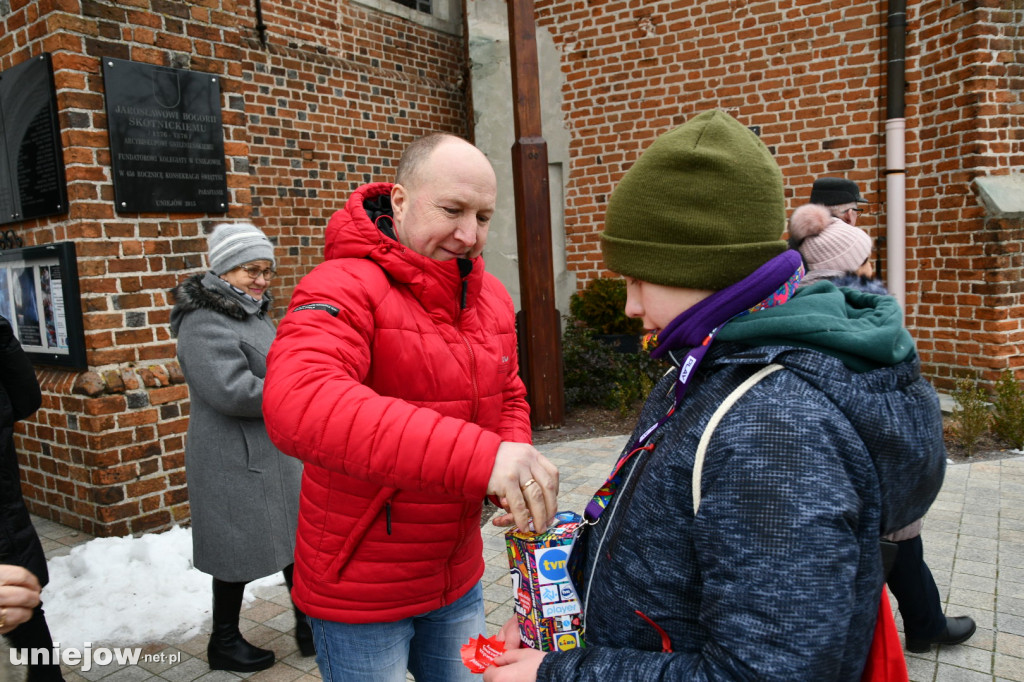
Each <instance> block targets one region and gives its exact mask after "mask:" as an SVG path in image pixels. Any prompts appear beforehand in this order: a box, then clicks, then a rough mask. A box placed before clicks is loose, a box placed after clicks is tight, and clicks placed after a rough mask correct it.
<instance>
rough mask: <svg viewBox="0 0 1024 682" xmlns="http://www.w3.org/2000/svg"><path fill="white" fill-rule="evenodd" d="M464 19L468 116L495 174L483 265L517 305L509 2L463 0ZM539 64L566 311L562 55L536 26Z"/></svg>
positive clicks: (555, 255)
mask: <svg viewBox="0 0 1024 682" xmlns="http://www.w3.org/2000/svg"><path fill="white" fill-rule="evenodd" d="M466 17H467V24H468V26H469V36H468V40H469V58H470V62H471V70H472V71H471V76H470V78H471V85H472V90H473V118H474V125H475V136H476V144H477V146H478V147H479V148H480V149H482V150H483V151H484V153H485V154H487V156H488V157H489V158H490V160H491V163H492V164H493V165H494V170H495V172H496V173H497V175H498V206H497V209H498V210H497V212H496V215H495V217H494V219H493V221H492V224H491V232H490V236H489V237H488V241H487V248H486V249H484V259H485V260H486V261H487V270H488V271H490V272H492V273H494V274H495V275H496V276H497V277H498V279H500V280H501V281H502V283H504V284H505V286H506V287H507V288H508V290H509V292H510V293H511V294H512V299H513V301H515V305H516V310H519V309H520V308H521V304H520V288H519V263H518V260H517V255H516V252H517V241H516V223H515V194H514V190H513V185H512V154H511V151H512V144H513V143H514V142H515V126H514V122H513V118H512V71H511V63H510V57H509V34H508V8H507V6H506V2H505V0H466ZM537 53H538V54H537V59H538V62H539V64H540V91H541V99H542V103H541V125H542V128H543V130H542V133H543V136H544V139H545V141H546V142H547V148H548V180H549V186H550V191H551V248H552V264H553V266H554V274H555V305H556V306H557V308H558V310H559V312H560V313H561V314H562V315H566V314H568V312H569V296H570V295H572V292H573V291H575V289H576V286H575V275H573V274H572V273H570V272H569V271H568V270H567V269H566V265H565V215H564V206H565V199H564V197H565V181H566V178H567V177H568V175H569V132H568V130H567V129H566V128H565V125H564V117H563V115H562V106H561V104H562V99H561V98H562V84H563V78H562V72H561V69H560V68H559V62H560V55H559V53H558V51H557V50H556V49H555V45H554V41H553V40H552V38H551V34H550V33H548V32H547V31H545V30H543V29H538V30H537Z"/></svg>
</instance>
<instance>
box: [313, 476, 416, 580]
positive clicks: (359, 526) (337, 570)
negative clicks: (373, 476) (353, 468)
mask: <svg viewBox="0 0 1024 682" xmlns="http://www.w3.org/2000/svg"><path fill="white" fill-rule="evenodd" d="M397 493H398V489H397V488H381V489H380V490H379V491H377V494H376V495H375V496H374V498H373V499H372V500H371V501H370V505H369V506H368V507H367V508H366V511H365V512H364V513H363V515H362V516H360V517H359V519H358V520H357V521H356V522H355V524H353V526H352V529H351V530H350V531H349V533H348V536H347V537H346V538H345V541H344V542H343V543H342V544H341V547H340V548H339V549H338V553H337V554H336V555H335V556H334V558H332V559H331V560H330V563H328V564H327V567H326V568H325V569H324V572H323V573H322V574H321V576H320V579H321V580H323V581H324V582H326V583H338V582H341V574H342V572H343V571H344V570H345V567H346V566H347V565H348V562H349V561H351V559H352V557H353V556H354V555H355V553H356V550H357V549H358V548H359V545H360V544H361V543H362V541H363V539H364V538H365V537H366V534H367V533H368V532H369V531H370V528H371V527H372V526H373V524H374V522H375V521H376V520H377V518H378V517H379V516H380V515H381V514H382V513H383V512H384V507H385V506H386V505H390V504H391V501H392V500H393V499H394V498H395V495H396V494H397ZM327 522H328V523H330V519H328V520H327Z"/></svg>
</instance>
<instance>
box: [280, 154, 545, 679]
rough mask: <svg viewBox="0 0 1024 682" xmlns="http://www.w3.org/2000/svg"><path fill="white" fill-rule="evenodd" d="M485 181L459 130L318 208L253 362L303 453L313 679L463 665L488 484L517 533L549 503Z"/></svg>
mask: <svg viewBox="0 0 1024 682" xmlns="http://www.w3.org/2000/svg"><path fill="white" fill-rule="evenodd" d="M496 195H497V182H496V179H495V175H494V170H493V169H492V168H491V165H490V162H489V161H488V160H487V158H486V157H485V156H484V155H483V153H482V152H480V150H478V149H477V148H476V147H474V146H473V145H471V144H470V143H468V142H466V141H465V140H462V139H460V138H457V137H454V136H451V135H444V134H434V135H428V136H426V137H424V138H420V139H418V140H416V141H414V142H413V143H412V144H411V145H410V146H409V148H408V149H407V150H406V151H405V153H404V154H403V156H402V159H401V161H400V163H399V167H398V173H397V177H396V182H395V184H394V185H392V184H389V183H374V184H369V185H364V186H363V187H360V188H359V189H357V190H356V191H355V192H354V193H353V194H352V196H351V197H350V198H349V200H348V202H347V203H346V205H345V208H344V209H342V210H341V211H338V212H337V213H335V215H334V216H333V217H332V218H331V221H330V223H329V225H328V227H327V232H326V235H325V242H326V244H325V252H326V261H325V262H324V263H322V264H321V265H319V266H318V267H316V268H315V269H314V270H313V271H312V272H311V273H310V274H309V275H307V276H306V277H304V278H303V279H302V281H301V282H300V283H299V285H298V287H297V288H296V290H295V292H294V294H293V296H292V300H291V302H290V304H289V311H288V314H287V315H286V316H285V318H284V320H283V321H282V322H281V324H280V326H279V327H278V333H277V337H276V339H275V341H274V345H273V347H272V348H271V350H270V354H269V356H268V358H267V376H266V381H265V384H264V393H263V411H264V415H265V418H266V424H267V431H268V433H269V434H270V437H271V439H272V440H273V441H274V443H275V444H276V445H277V446H278V447H279V448H280V449H281V450H282V451H284V452H286V453H288V454H290V455H292V456H294V457H298V458H300V459H302V460H303V461H304V462H305V467H304V473H303V481H302V495H301V500H300V508H299V530H298V538H297V543H296V556H295V581H294V590H293V594H292V596H293V598H294V600H295V603H296V604H297V605H298V606H299V608H300V609H301V610H302V611H303V612H304V613H306V614H308V615H309V617H310V623H311V625H312V628H313V633H314V639H315V642H316V647H317V663H318V665H319V667H320V672H321V675H322V676H323V678H324V679H325V680H328V681H333V682H337V681H339V680H359V681H360V682H365V681H374V682H375V681H381V682H385V681H387V682H390V681H391V680H395V681H396V682H400V681H402V680H404V679H405V673H406V670H407V669H408V670H409V671H411V672H412V673H413V675H415V677H416V680H417V681H418V682H428V681H430V680H437V681H438V682H441V681H445V682H447V681H449V680H458V679H467V680H468V679H474V678H472V677H470V673H469V672H468V670H467V669H466V668H465V667H464V666H463V665H462V662H461V658H460V656H459V649H460V647H461V646H462V645H463V644H465V643H466V642H468V640H469V638H470V637H472V636H476V635H478V634H480V633H482V632H484V630H485V627H486V626H485V623H484V611H483V599H482V589H481V586H480V577H481V575H482V574H483V568H484V565H483V558H482V555H483V544H482V541H481V537H480V532H479V524H480V514H481V508H482V502H483V499H484V497H485V496H486V495H494V496H495V497H497V498H499V499H500V500H501V501H502V505H503V506H504V507H505V509H506V510H507V511H508V512H509V514H506V515H504V516H503V517H501V519H499V520H498V521H497V522H498V523H504V524H509V525H510V524H511V523H513V522H514V523H515V524H516V525H517V526H519V528H521V529H524V530H525V529H527V528H528V525H529V523H530V519H531V518H532V519H533V524H534V525H535V526H536V527H537V528H538V529H539V530H540V529H543V528H545V527H546V526H547V524H548V522H549V521H550V520H551V518H552V517H553V516H554V514H555V512H556V510H557V502H556V497H557V493H558V472H557V470H556V469H555V467H554V466H553V465H552V464H551V463H550V462H549V461H548V460H547V459H546V458H545V457H544V456H543V455H541V454H540V453H539V452H538V451H537V450H536V449H535V448H533V447H532V446H531V445H529V443H530V442H531V430H530V420H529V408H528V406H527V403H526V397H525V396H526V391H525V388H524V386H523V383H522V381H521V380H520V378H519V372H518V359H517V356H516V334H515V316H514V310H513V306H512V301H511V298H510V297H509V295H508V293H507V292H506V291H505V289H504V287H503V286H502V285H501V283H500V282H498V280H497V279H496V278H495V277H494V276H493V275H491V274H489V273H487V272H486V271H485V270H484V262H483V259H482V258H481V257H480V253H481V251H482V250H483V247H484V243H485V242H486V240H487V231H488V226H489V223H490V219H491V216H492V215H493V213H494V210H495V197H496Z"/></svg>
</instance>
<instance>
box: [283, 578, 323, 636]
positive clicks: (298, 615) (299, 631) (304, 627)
mask: <svg viewBox="0 0 1024 682" xmlns="http://www.w3.org/2000/svg"><path fill="white" fill-rule="evenodd" d="M282 573H284V584H285V585H287V586H288V594H291V592H292V588H293V587H294V586H295V582H294V579H293V576H294V574H295V564H288V565H287V566H285V567H284V570H283V571H282ZM292 608H293V609H295V643H296V644H298V645H299V653H301V654H302V655H303V656H316V646H315V645H314V644H313V630H312V629H311V628H310V627H309V621H308V620H306V614H304V613H303V612H302V611H299V607H298V606H296V605H295V603H294V602H293V603H292Z"/></svg>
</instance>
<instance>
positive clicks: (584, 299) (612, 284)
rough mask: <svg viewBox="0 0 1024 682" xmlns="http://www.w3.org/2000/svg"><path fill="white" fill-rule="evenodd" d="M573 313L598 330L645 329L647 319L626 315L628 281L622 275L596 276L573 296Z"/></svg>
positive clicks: (604, 332) (638, 331)
mask: <svg viewBox="0 0 1024 682" xmlns="http://www.w3.org/2000/svg"><path fill="white" fill-rule="evenodd" d="M569 312H570V314H571V317H572V318H573V319H575V320H577V321H578V322H580V323H582V324H583V325H585V326H587V327H589V328H590V329H592V330H593V331H594V333H595V334H635V335H639V334H640V333H642V332H643V330H644V329H643V322H641V321H640V320H638V319H634V318H630V317H626V282H625V281H624V280H622V279H620V278H617V277H616V278H609V277H603V278H599V279H592V280H590V281H589V282H587V286H586V287H585V288H584V289H583V290H582V291H578V292H576V293H575V294H573V295H572V297H571V298H570V299H569Z"/></svg>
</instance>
